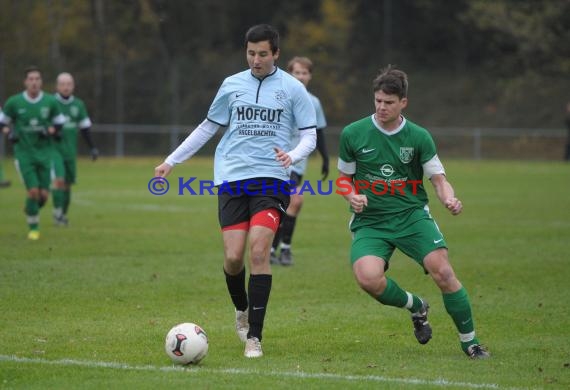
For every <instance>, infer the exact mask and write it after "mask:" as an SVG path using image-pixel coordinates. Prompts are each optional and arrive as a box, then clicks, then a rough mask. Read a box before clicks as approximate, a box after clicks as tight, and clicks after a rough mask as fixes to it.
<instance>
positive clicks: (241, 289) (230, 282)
mask: <svg viewBox="0 0 570 390" xmlns="http://www.w3.org/2000/svg"><path fill="white" fill-rule="evenodd" d="M224 275H226V285H227V286H228V292H229V293H230V297H231V298H232V302H233V303H234V306H235V307H236V309H237V310H240V311H245V309H247V292H246V291H245V267H244V268H243V269H242V270H241V272H240V273H239V274H237V275H230V274H228V273H227V272H226V270H224Z"/></svg>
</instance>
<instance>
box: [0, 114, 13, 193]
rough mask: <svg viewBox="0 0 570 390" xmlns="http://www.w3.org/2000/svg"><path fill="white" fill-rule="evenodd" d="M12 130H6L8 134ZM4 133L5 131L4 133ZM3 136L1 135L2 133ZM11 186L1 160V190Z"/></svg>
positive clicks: (0, 156) (0, 157)
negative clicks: (5, 175) (5, 176)
mask: <svg viewBox="0 0 570 390" xmlns="http://www.w3.org/2000/svg"><path fill="white" fill-rule="evenodd" d="M1 114H2V107H0V115H1ZM0 130H3V129H2V128H0ZM9 130H10V129H6V132H8V131H9ZM2 132H3V131H2ZM0 134H1V133H0ZM2 158H4V156H2V155H0V159H2ZM10 184H12V183H11V182H10V180H6V179H5V178H4V167H3V165H2V161H1V160H0V188H6V187H10Z"/></svg>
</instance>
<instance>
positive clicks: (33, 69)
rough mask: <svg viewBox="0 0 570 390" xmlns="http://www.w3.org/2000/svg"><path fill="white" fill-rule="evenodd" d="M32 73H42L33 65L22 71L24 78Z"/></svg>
mask: <svg viewBox="0 0 570 390" xmlns="http://www.w3.org/2000/svg"><path fill="white" fill-rule="evenodd" d="M32 72H38V73H39V74H40V75H41V74H42V71H41V70H40V68H38V67H37V66H35V65H32V66H28V67H27V68H26V69H25V70H24V78H27V77H28V75H29V74H30V73H32Z"/></svg>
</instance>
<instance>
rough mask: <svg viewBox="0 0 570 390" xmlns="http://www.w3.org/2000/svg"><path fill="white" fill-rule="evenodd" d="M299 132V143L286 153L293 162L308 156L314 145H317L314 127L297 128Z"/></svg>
mask: <svg viewBox="0 0 570 390" xmlns="http://www.w3.org/2000/svg"><path fill="white" fill-rule="evenodd" d="M299 132H300V134H301V138H300V139H299V144H298V145H297V146H296V147H295V149H293V150H291V151H290V152H289V153H287V154H288V155H289V157H291V160H292V161H293V164H295V163H296V162H299V161H301V160H304V159H306V158H307V157H309V154H311V152H312V151H313V150H315V146H317V131H316V130H315V128H312V129H306V130H299Z"/></svg>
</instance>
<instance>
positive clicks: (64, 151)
mask: <svg viewBox="0 0 570 390" xmlns="http://www.w3.org/2000/svg"><path fill="white" fill-rule="evenodd" d="M55 97H56V100H57V103H58V106H59V109H60V110H61V112H62V114H63V115H64V116H65V124H64V125H63V129H62V132H61V141H60V142H56V147H57V149H58V150H59V152H60V153H61V155H62V157H63V159H64V160H72V159H75V158H76V156H77V134H78V132H79V130H81V129H88V128H90V127H91V119H89V115H88V114H87V109H86V108H85V104H84V103H83V101H82V100H81V99H79V98H77V97H75V96H73V95H71V96H70V97H68V98H67V99H65V98H64V97H62V96H61V95H60V94H58V93H56V94H55Z"/></svg>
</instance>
